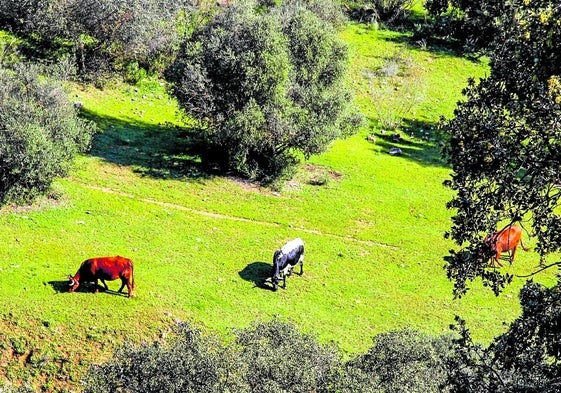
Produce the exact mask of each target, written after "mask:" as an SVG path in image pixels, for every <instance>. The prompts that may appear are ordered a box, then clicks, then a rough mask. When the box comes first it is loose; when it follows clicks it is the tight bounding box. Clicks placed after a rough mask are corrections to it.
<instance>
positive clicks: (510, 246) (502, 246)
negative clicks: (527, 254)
mask: <svg viewBox="0 0 561 393" xmlns="http://www.w3.org/2000/svg"><path fill="white" fill-rule="evenodd" d="M521 237H522V229H520V227H519V226H516V225H509V226H507V227H506V228H504V229H502V230H500V231H499V232H495V233H492V234H490V235H487V236H486V237H485V240H484V242H485V244H486V245H487V246H489V247H490V248H491V251H493V253H494V254H493V256H492V257H491V264H492V265H493V266H495V263H497V264H498V265H499V266H503V265H502V263H500V262H499V258H500V256H501V253H503V252H506V251H512V253H511V254H510V258H509V261H510V263H511V264H512V263H513V262H514V254H516V247H518V244H520V246H521V247H522V249H523V250H524V251H528V248H526V247H524V245H523V244H522V239H521Z"/></svg>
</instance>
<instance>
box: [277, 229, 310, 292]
mask: <svg viewBox="0 0 561 393" xmlns="http://www.w3.org/2000/svg"><path fill="white" fill-rule="evenodd" d="M298 263H300V275H302V274H303V273H304V242H303V241H302V239H300V238H297V239H294V240H291V241H289V242H288V243H286V244H285V245H284V246H282V248H281V249H280V250H277V251H275V254H274V256H273V271H272V277H271V281H272V283H273V290H274V291H276V290H277V288H278V286H279V281H280V280H281V279H282V280H283V288H286V276H287V275H288V276H290V275H291V274H292V269H294V266H296V265H297V264H298Z"/></svg>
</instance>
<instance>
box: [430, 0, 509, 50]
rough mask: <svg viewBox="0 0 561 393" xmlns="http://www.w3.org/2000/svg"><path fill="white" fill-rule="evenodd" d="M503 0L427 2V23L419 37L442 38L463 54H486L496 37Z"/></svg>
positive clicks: (434, 0)
mask: <svg viewBox="0 0 561 393" xmlns="http://www.w3.org/2000/svg"><path fill="white" fill-rule="evenodd" d="M504 4H505V2H504V0H501V1H494V2H493V1H485V0H473V1H465V0H426V2H425V8H426V10H427V11H428V14H429V19H428V23H427V24H426V25H425V26H424V27H422V29H421V35H424V36H430V37H437V38H443V39H445V40H447V41H449V42H452V43H454V44H456V45H457V46H458V47H459V48H460V49H461V50H462V51H464V52H466V53H478V52H482V53H486V52H488V50H489V45H490V44H491V42H492V41H493V39H494V38H495V36H496V35H497V24H496V20H497V18H499V17H500V16H501V15H502V14H503V13H504V12H505V9H504Z"/></svg>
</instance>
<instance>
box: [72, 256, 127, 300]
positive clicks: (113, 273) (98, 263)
mask: <svg viewBox="0 0 561 393" xmlns="http://www.w3.org/2000/svg"><path fill="white" fill-rule="evenodd" d="M68 277H69V279H70V282H69V284H68V285H69V286H70V288H69V292H74V291H75V290H76V289H77V288H78V287H79V286H80V284H81V283H83V282H94V283H95V291H94V292H95V293H97V291H98V289H99V288H98V286H97V280H101V282H102V283H103V285H104V286H105V289H106V290H107V289H109V288H108V287H107V284H106V283H105V280H108V281H112V280H116V279H118V278H120V279H121V282H122V285H121V288H120V289H119V292H122V291H123V288H124V287H125V285H126V286H127V290H128V296H129V297H131V296H132V295H133V290H134V278H133V264H132V261H131V260H130V259H128V258H124V257H120V256H116V257H101V258H91V259H87V260H85V261H84V262H82V265H81V266H80V268H79V269H78V272H76V274H75V275H74V277H72V276H71V275H69V276H68Z"/></svg>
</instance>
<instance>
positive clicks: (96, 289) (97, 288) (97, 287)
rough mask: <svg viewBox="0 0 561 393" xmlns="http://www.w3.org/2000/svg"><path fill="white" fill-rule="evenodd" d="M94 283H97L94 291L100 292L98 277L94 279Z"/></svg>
mask: <svg viewBox="0 0 561 393" xmlns="http://www.w3.org/2000/svg"><path fill="white" fill-rule="evenodd" d="M94 285H95V287H94V288H95V289H94V293H98V292H99V286H98V282H97V278H96V279H95V281H94Z"/></svg>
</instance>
